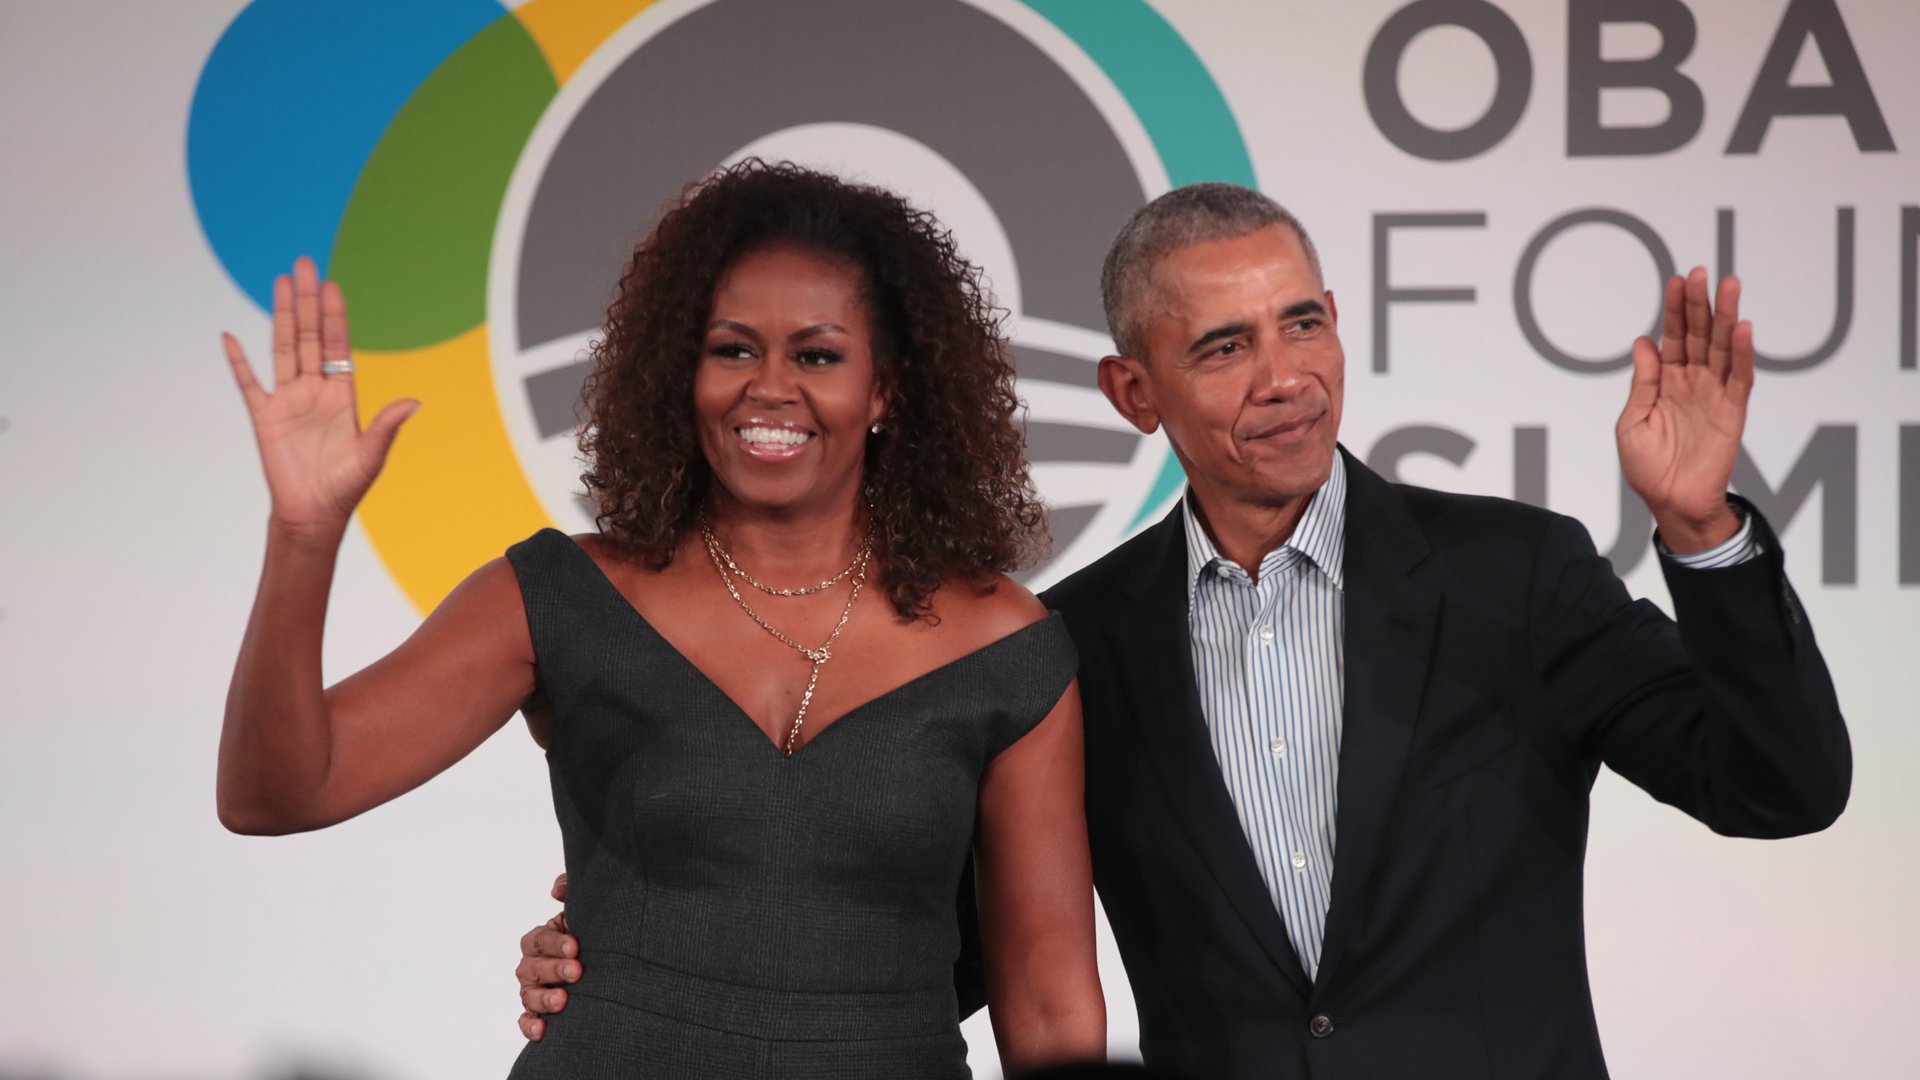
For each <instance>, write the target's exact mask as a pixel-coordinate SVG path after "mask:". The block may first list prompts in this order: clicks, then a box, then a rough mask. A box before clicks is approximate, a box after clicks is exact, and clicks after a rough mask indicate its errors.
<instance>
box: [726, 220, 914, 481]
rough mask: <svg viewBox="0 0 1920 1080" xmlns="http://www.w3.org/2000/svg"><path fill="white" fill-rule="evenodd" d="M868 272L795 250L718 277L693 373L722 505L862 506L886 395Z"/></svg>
mask: <svg viewBox="0 0 1920 1080" xmlns="http://www.w3.org/2000/svg"><path fill="white" fill-rule="evenodd" d="M862 285H863V282H862V279H861V272H860V270H859V268H858V267H856V266H855V265H853V264H852V263H850V262H848V261H846V260H844V259H839V258H835V257H832V256H826V255H821V254H818V253H815V252H811V251H807V250H804V249H800V248H794V247H772V248H765V249H761V250H758V251H752V252H748V253H747V254H745V255H743V256H741V257H740V258H739V259H738V260H737V261H735V262H734V264H733V265H732V266H731V267H729V268H728V269H727V271H726V272H725V273H724V274H722V275H721V277H720V282H719V284H718V285H716V286H715V287H714V291H713V311H712V314H711V316H710V317H709V318H708V320H707V331H706V339H705V341H704V342H703V343H702V345H701V349H700V363H699V367H698V368H697V369H696V370H695V372H694V379H693V407H694V414H695V418H696V422H697V423H698V425H699V431H700V448H701V450H702V451H703V452H704V453H705V454H706V458H707V463H708V464H709V465H710V466H711V467H712V468H713V475H714V479H715V480H716V481H717V482H718V485H719V488H720V491H721V492H723V493H724V495H723V497H731V498H732V499H733V500H737V501H738V502H739V503H742V504H745V507H747V508H752V509H759V510H772V511H804V510H808V509H814V508H833V507H836V506H838V505H843V504H844V505H848V506H851V505H853V504H854V502H855V500H857V499H858V497H859V493H860V485H861V465H862V462H863V460H864V457H865V453H866V440H867V429H868V427H869V426H870V425H872V424H873V423H874V422H875V421H877V420H879V419H880V416H881V413H882V411H883V400H882V392H881V387H880V381H879V379H878V377H877V376H878V373H877V371H876V369H875V364H874V356H873V333H872V325H871V322H872V320H871V318H870V316H869V313H868V310H867V308H868V305H867V301H866V298H865V292H864V290H863V288H862Z"/></svg>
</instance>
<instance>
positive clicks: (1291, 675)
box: [1182, 454, 1759, 979]
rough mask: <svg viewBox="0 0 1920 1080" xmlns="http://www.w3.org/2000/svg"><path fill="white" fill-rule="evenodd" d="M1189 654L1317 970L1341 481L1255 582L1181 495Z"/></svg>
mask: <svg viewBox="0 0 1920 1080" xmlns="http://www.w3.org/2000/svg"><path fill="white" fill-rule="evenodd" d="M1183 505H1184V509H1183V511H1182V516H1183V520H1184V522H1185V526H1186V538H1187V613H1188V623H1187V627H1188V642H1189V645H1190V647H1191V649H1192V652H1193V673H1194V679H1195V681H1196V682H1197V683H1198V689H1199V692H1200V710H1201V713H1202V714H1203V715H1204V716H1205V718H1206V722H1207V732H1208V735H1209V737H1210V739H1211V741H1212V743H1213V753H1214V758H1215V760H1216V761H1218V762H1219V765H1220V774H1221V778H1222V779H1223V780H1225V781H1226V786H1227V794H1228V796H1229V797H1231V799H1232V800H1233V807H1234V811H1235V813H1236V814H1237V815H1238V816H1239V819H1240V828H1241V831H1242V832H1243V833H1245V834H1246V838H1247V845H1248V846H1249V847H1250V848H1251V849H1252V851H1253V858H1254V862H1255V863H1256V864H1257V865H1258V867H1259V870H1260V876H1261V878H1262V880H1264V881H1265V882H1266V886H1267V892H1268V893H1269V894H1270V895H1271V896H1272V897H1273V902H1274V906H1275V907H1276V908H1277V909H1278V910H1279V912H1280V915H1281V918H1283V919H1284V920H1285V921H1286V926H1287V936H1288V938H1289V939H1290V940H1291V941H1292V943H1293V950H1294V953H1295V955H1297V956H1298V957H1299V958H1300V965H1301V967H1303V968H1304V969H1305V970H1306V973H1307V977H1308V978H1309V979H1312V978H1314V977H1315V975H1316V974H1317V973H1318V971H1319V969H1320V939H1321V936H1322V934H1323V932H1324V931H1325V929H1326V921H1327V899H1328V896H1329V894H1330V892H1331V889H1332V885H1333V857H1334V812H1335V809H1336V793H1337V789H1338V784H1339V765H1340V731H1341V717H1342V710H1343V709H1344V707H1345V701H1346V642H1345V633H1346V601H1345V590H1346V580H1345V578H1344V576H1343V570H1342V562H1343V560H1344V556H1345V554H1346V524H1347V520H1346V519H1347V473H1346V465H1345V463H1344V461H1343V459H1342V458H1341V456H1340V455H1338V454H1336V455H1334V459H1333V471H1332V473H1331V474H1330V475H1329V476H1328V477H1327V482H1326V484H1325V485H1324V486H1322V487H1321V489H1320V490H1319V491H1318V492H1316V493H1315V494H1314V496H1313V499H1312V500H1311V501H1310V502H1308V503H1307V508H1306V511H1305V512H1304V513H1302V514H1301V517H1300V522H1299V524H1298V525H1296V526H1295V527H1294V530H1293V535H1292V536H1291V537H1289V538H1288V539H1287V541H1286V543H1284V544H1282V545H1280V546H1279V547H1278V548H1275V549H1274V550H1273V551H1271V552H1268V553H1267V555H1266V556H1265V557H1264V558H1262V559H1261V560H1260V573H1259V576H1258V577H1257V578H1256V577H1254V576H1251V575H1249V574H1248V573H1247V571H1246V569H1245V568H1243V567H1241V566H1240V565H1239V564H1237V563H1235V562H1233V561H1232V560H1230V559H1227V558H1226V557H1224V556H1222V555H1221V554H1220V553H1219V550H1218V549H1217V548H1215V547H1214V544H1213V539H1212V538H1211V537H1210V536H1208V535H1207V531H1206V529H1205V528H1204V527H1203V526H1202V525H1201V523H1200V519H1199V517H1198V515H1196V514H1195V513H1194V509H1193V496H1192V493H1191V492H1189V493H1188V496H1187V499H1186V500H1185V502H1184V504H1183ZM1659 550H1660V553H1661V555H1662V557H1664V558H1668V559H1670V560H1672V561H1673V562H1675V563H1677V564H1679V565H1681V566H1685V567H1689V568H1695V569H1710V568H1713V567H1717V566H1729V565H1732V564H1734V563H1739V562H1745V561H1746V560H1748V559H1751V558H1753V557H1754V556H1756V555H1758V554H1759V547H1758V545H1757V544H1756V543H1755V542H1754V540H1753V527H1752V524H1751V523H1750V522H1748V521H1746V520H1744V517H1743V520H1742V521H1741V525H1740V530H1739V531H1738V532H1737V533H1735V534H1734V536H1733V537H1732V538H1731V539H1729V540H1727V541H1726V542H1725V543H1724V544H1721V545H1719V546H1717V547H1715V548H1713V549H1711V550H1709V551H1703V552H1698V553H1695V554H1690V555H1685V556H1675V555H1673V554H1672V553H1671V552H1669V551H1667V550H1666V547H1665V546H1664V545H1661V546H1660V549H1659Z"/></svg>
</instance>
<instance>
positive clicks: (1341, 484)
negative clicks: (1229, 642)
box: [1180, 452, 1347, 603]
mask: <svg viewBox="0 0 1920 1080" xmlns="http://www.w3.org/2000/svg"><path fill="white" fill-rule="evenodd" d="M1180 517H1181V522H1182V524H1183V526H1184V527H1185V529H1186V534H1187V599H1188V601H1189V603H1191V601H1192V599H1193V594H1194V590H1195V589H1197V588H1198V587H1199V583H1200V575H1201V574H1204V573H1206V572H1207V571H1208V570H1209V569H1211V568H1212V567H1213V566H1215V565H1216V564H1223V563H1224V564H1227V565H1229V566H1232V565H1233V564H1232V563H1231V562H1230V561H1229V560H1228V559H1227V558H1226V556H1224V555H1222V554H1220V550H1219V549H1218V548H1216V547H1214V545H1213V538H1212V537H1211V536H1208V535H1207V530H1206V527H1205V526H1203V525H1201V524H1200V515H1199V514H1197V513H1195V512H1194V509H1193V491H1192V489H1191V488H1189V489H1188V491H1187V497H1186V498H1185V499H1183V500H1181V503H1180ZM1346 541H1347V465H1346V461H1345V459H1344V457H1343V456H1342V455H1341V454H1340V453H1338V452H1335V454H1334V455H1333V469H1332V471H1330V472H1329V473H1328V474H1327V482H1326V483H1324V484H1322V485H1320V490H1319V491H1316V492H1314V493H1313V498H1312V499H1310V500H1308V502H1307V508H1306V510H1305V511H1304V512H1302V513H1301V515H1300V522H1299V524H1297V525H1295V526H1294V529H1293V535H1292V536H1290V537H1288V538H1287V542H1286V543H1284V544H1281V545H1280V546H1279V547H1277V548H1275V549H1274V550H1272V551H1270V552H1268V553H1267V555H1266V557H1265V558H1263V559H1261V560H1260V576H1261V577H1262V578H1265V577H1266V576H1267V573H1268V572H1269V571H1272V570H1277V569H1280V568H1283V567H1285V566H1287V565H1288V564H1289V563H1291V562H1294V561H1296V560H1298V559H1302V558H1304V559H1306V560H1307V561H1308V562H1310V563H1312V564H1313V565H1314V566H1315V567H1316V568H1318V569H1319V571H1320V572H1321V573H1322V574H1325V575H1326V577H1327V580H1329V581H1331V582H1333V587H1334V588H1336V589H1339V590H1341V591H1342V592H1344V591H1346V587H1347V582H1346V576H1345V571H1344V563H1345V559H1346V549H1347V543H1346Z"/></svg>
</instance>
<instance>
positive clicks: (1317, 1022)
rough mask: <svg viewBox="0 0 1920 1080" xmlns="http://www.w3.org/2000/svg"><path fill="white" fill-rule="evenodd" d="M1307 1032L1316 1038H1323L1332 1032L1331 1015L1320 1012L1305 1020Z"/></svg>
mask: <svg viewBox="0 0 1920 1080" xmlns="http://www.w3.org/2000/svg"><path fill="white" fill-rule="evenodd" d="M1307 1034H1309V1035H1312V1036H1313V1037H1314V1038H1316V1039H1324V1038H1326V1037H1327V1036H1329V1035H1331V1034H1333V1017H1331V1016H1328V1015H1327V1014H1326V1013H1321V1014H1320V1015H1319V1016H1316V1017H1314V1018H1313V1019H1311V1020H1309V1021H1307Z"/></svg>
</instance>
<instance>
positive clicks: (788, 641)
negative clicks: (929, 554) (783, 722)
mask: <svg viewBox="0 0 1920 1080" xmlns="http://www.w3.org/2000/svg"><path fill="white" fill-rule="evenodd" d="M700 539H702V540H704V541H706V545H707V557H708V558H710V559H712V560H713V568H714V569H715V570H717V571H719V573H720V583H721V584H722V585H725V586H726V587H727V595H728V596H731V597H733V602H734V603H736V604H739V605H740V610H742V611H744V612H746V613H747V616H748V617H749V618H751V619H752V620H753V621H754V622H756V623H758V624H760V629H762V630H765V631H766V632H767V633H769V634H772V635H773V636H774V638H775V639H777V640H778V641H779V642H780V643H781V644H783V645H785V646H787V647H788V648H790V649H792V650H793V651H795V652H797V653H799V654H800V655H801V656H804V657H806V659H807V660H808V662H810V663H811V664H812V665H813V669H812V670H811V671H809V672H807V689H806V691H805V692H804V693H802V694H801V695H800V711H799V712H797V713H795V714H794V717H793V726H792V727H791V728H789V729H787V741H786V744H785V745H784V746H782V747H781V751H780V752H781V753H782V754H783V755H785V756H786V757H792V756H793V752H794V751H795V750H796V749H798V748H799V744H800V725H801V724H803V723H805V722H806V719H807V706H809V705H812V704H813V690H814V687H816V686H818V685H819V684H820V669H821V668H822V667H824V666H826V663H827V661H828V660H831V659H833V643H834V642H836V641H838V640H840V631H842V630H845V629H846V628H847V619H848V618H849V617H850V616H851V615H852V614H853V602H854V601H855V600H858V599H860V590H861V588H862V587H863V586H865V585H866V583H867V563H868V562H869V561H870V560H871V559H872V558H873V529H872V528H871V527H869V528H868V529H867V536H866V539H864V540H862V541H861V543H860V553H859V554H857V555H855V556H854V557H853V562H851V563H849V564H847V568H846V569H845V570H842V571H840V572H839V573H838V574H835V575H834V576H833V577H831V578H828V579H827V580H826V581H823V582H821V583H820V584H818V585H814V586H811V587H809V588H807V589H803V590H799V591H787V592H775V591H774V590H772V589H769V588H767V587H766V586H765V585H762V584H760V583H759V582H758V581H755V580H754V579H753V578H752V577H751V576H750V575H748V573H747V572H746V571H745V570H742V569H740V567H739V566H738V565H737V564H735V563H734V561H733V557H732V556H731V555H728V554H727V549H725V548H723V547H721V546H720V540H719V538H717V537H715V536H714V535H713V527H712V526H711V525H709V524H707V519H706V515H704V514H703V515H701V517H700ZM729 570H731V571H732V573H729V572H728V571H729ZM735 574H737V575H739V576H740V577H741V578H742V579H744V580H746V581H747V582H748V583H750V584H752V585H754V586H755V587H756V588H759V589H760V590H761V591H763V592H770V593H773V595H775V596H806V595H808V594H809V593H817V592H819V591H820V590H821V589H824V588H827V587H828V586H830V585H833V584H834V583H835V582H838V581H840V580H842V579H844V578H846V577H847V576H848V575H852V577H853V589H852V591H851V592H849V593H848V594H847V603H846V606H845V607H843V608H841V609H840V621H839V622H837V623H835V624H834V625H833V632H832V633H830V634H828V635H827V640H825V641H823V642H821V643H820V647H819V648H817V649H809V648H807V647H806V646H805V645H802V644H800V643H799V642H797V641H795V640H793V639H792V638H790V637H788V636H787V635H785V634H783V633H781V632H780V631H779V630H778V629H776V628H775V627H774V625H773V624H772V623H770V622H768V621H767V620H766V619H764V618H762V617H761V615H760V613H759V612H757V611H755V610H753V605H751V604H749V603H747V598H746V597H744V596H741V595H740V590H739V589H736V588H734V585H733V578H734V575H735Z"/></svg>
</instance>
